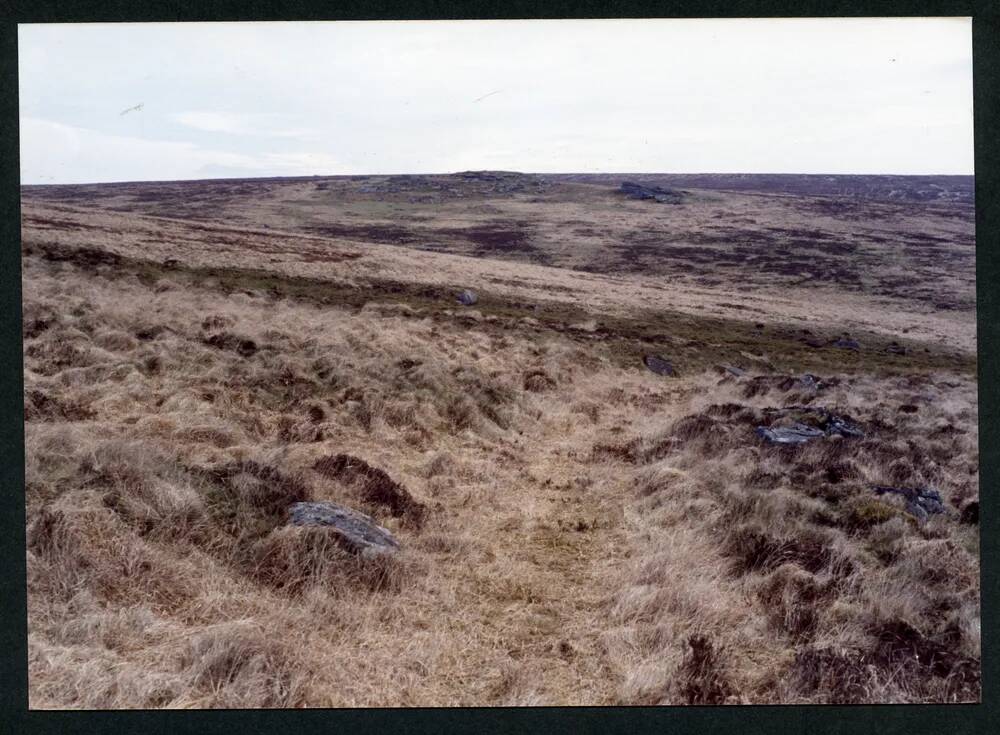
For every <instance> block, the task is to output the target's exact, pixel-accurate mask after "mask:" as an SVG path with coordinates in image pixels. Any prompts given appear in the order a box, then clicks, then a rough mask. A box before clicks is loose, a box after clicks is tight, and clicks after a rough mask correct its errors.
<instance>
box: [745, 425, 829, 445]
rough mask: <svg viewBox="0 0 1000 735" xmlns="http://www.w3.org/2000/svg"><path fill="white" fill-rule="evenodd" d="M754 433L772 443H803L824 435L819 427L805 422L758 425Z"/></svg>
mask: <svg viewBox="0 0 1000 735" xmlns="http://www.w3.org/2000/svg"><path fill="white" fill-rule="evenodd" d="M755 433H756V434H757V436H759V437H761V438H762V439H765V440H766V441H769V442H771V443H772V444H805V443H806V442H807V441H811V440H813V439H818V438H819V437H821V436H824V433H823V431H822V430H821V429H815V428H813V427H811V426H806V425H805V424H795V425H794V426H791V427H776V428H770V427H767V426H758V427H757V429H756V430H755Z"/></svg>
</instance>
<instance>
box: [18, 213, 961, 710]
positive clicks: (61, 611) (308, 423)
mask: <svg viewBox="0 0 1000 735" xmlns="http://www.w3.org/2000/svg"><path fill="white" fill-rule="evenodd" d="M163 226H164V228H166V227H167V226H166V225H163ZM67 237H70V238H71V239H72V237H76V235H72V236H71V235H67ZM53 248H54V249H53V250H52V253H50V254H49V256H45V255H44V254H41V253H38V252H32V253H28V254H27V255H26V257H25V259H24V274H25V284H26V285H25V310H24V313H25V326H24V337H25V405H26V418H27V420H26V427H25V439H26V447H27V454H26V477H27V486H26V499H27V506H28V518H27V520H28V548H27V557H28V571H29V579H28V584H29V628H30V640H29V649H30V662H29V664H30V674H31V680H30V697H31V705H32V706H33V707H75V708H78V707H97V708H102V707H297V706H388V705H397V706H408V705H484V704H510V705H533V704H657V703H684V704H728V703H749V702H847V701H850V702H882V701H899V702H904V701H905V702H912V701H958V700H961V701H968V700H974V699H976V698H977V697H978V685H979V683H978V672H979V601H978V535H977V532H978V527H977V526H976V525H975V524H974V523H965V522H962V520H961V517H960V516H961V513H962V511H963V510H965V509H967V508H970V507H973V504H975V503H977V502H978V455H977V439H978V437H977V435H976V418H977V417H976V401H975V386H974V383H973V382H972V381H971V379H970V378H969V377H968V375H967V373H966V372H963V371H965V369H966V367H967V366H966V365H965V362H963V361H962V360H958V361H956V360H954V359H953V358H952V356H949V355H946V354H944V353H943V352H942V353H938V352H935V353H928V355H929V356H928V355H924V354H922V353H920V354H916V355H914V354H909V355H905V356H900V355H892V356H886V355H882V354H881V353H879V354H878V355H875V356H872V355H869V356H867V357H866V356H864V355H862V356H861V357H857V356H848V357H847V358H846V360H845V364H844V368H845V369H844V370H843V371H842V372H839V373H838V374H837V375H825V376H823V375H821V376H820V377H821V378H822V382H823V383H824V386H825V387H823V388H822V389H821V391H820V392H819V393H818V394H814V393H811V392H809V391H805V390H803V389H802V388H801V386H800V385H799V384H797V383H796V382H795V381H794V380H793V379H792V378H791V377H789V375H788V374H787V373H788V372H790V370H789V368H791V367H795V366H799V365H801V364H803V363H808V364H810V365H815V364H817V362H821V361H822V359H826V358H823V357H822V355H820V356H817V355H816V354H814V353H812V352H809V351H807V350H806V349H805V348H803V347H800V346H794V347H793V342H794V343H795V345H798V344H799V343H798V342H796V340H795V339H793V337H792V336H791V334H790V333H789V334H784V335H783V334H780V333H772V334H769V335H767V339H764V338H761V337H759V336H757V335H756V331H757V330H756V328H755V327H753V326H751V325H750V324H749V323H746V324H741V325H736V324H732V323H729V322H725V320H722V321H718V322H712V324H713V325H715V326H718V327H719V331H717V333H715V334H714V336H710V335H713V333H712V331H711V329H709V328H708V327H707V326H706V325H707V324H708V322H706V321H704V320H702V319H697V318H690V319H687V318H685V319H684V320H679V321H678V322H677V323H676V324H671V329H672V328H673V327H676V330H675V331H676V333H677V334H676V335H673V334H671V335H667V334H666V332H667V331H669V330H668V329H667V327H666V326H664V322H663V320H662V319H657V318H654V316H655V315H654V316H651V315H650V314H649V313H647V312H644V311H636V312H634V313H629V314H626V315H621V314H617V315H616V316H614V317H613V318H609V319H608V320H600V321H599V322H598V323H597V324H596V325H595V324H587V325H585V326H586V328H585V329H584V328H574V329H564V328H563V327H565V325H567V324H578V323H579V322H581V321H582V316H583V315H582V314H580V313H577V312H578V311H580V310H579V309H578V308H577V307H567V306H565V305H558V304H552V303H544V304H543V303H541V302H535V303H529V302H527V301H525V302H522V303H519V304H518V303H503V304H496V303H491V302H490V300H489V296H490V293H489V292H488V291H484V292H483V294H484V299H483V303H481V305H480V306H481V309H479V311H478V313H475V314H473V313H470V312H468V311H466V312H462V310H460V309H457V308H456V307H454V305H453V304H452V303H451V301H450V300H449V302H448V308H444V307H443V306H442V305H441V303H440V300H439V296H440V294H439V293H438V292H437V291H435V290H433V289H430V290H428V289H427V287H426V286H423V285H420V284H411V286H412V288H409V287H408V289H402V290H401V291H400V292H399V293H389V292H382V291H376V292H374V293H367V295H366V292H365V291H364V289H354V290H350V291H349V290H348V289H346V287H344V286H343V284H341V285H338V286H336V287H334V286H331V285H330V284H329V283H326V282H324V281H323V280H321V279H314V280H312V281H308V282H306V281H303V280H299V281H296V280H294V279H291V280H289V278H288V277H287V276H288V274H284V275H281V274H275V273H271V274H268V273H267V272H261V273H260V274H259V277H255V278H256V280H247V279H248V276H247V274H246V273H236V272H221V271H220V272H219V273H215V274H214V275H213V274H211V273H208V272H196V271H195V270H191V269H185V268H184V267H179V266H177V265H176V264H175V265H172V266H170V267H169V268H167V267H164V268H163V269H150V270H148V271H146V272H143V273H140V274H139V275H141V276H142V277H141V278H140V277H137V274H136V273H135V272H134V271H133V270H132V269H131V268H132V266H129V265H128V263H126V262H125V260H124V259H123V258H118V259H117V260H116V259H114V258H108V257H105V256H102V255H101V252H100V251H99V250H95V251H94V252H90V251H88V252H86V253H83V255H81V254H79V253H78V254H76V255H75V256H74V257H73V258H69V257H66V258H60V257H50V256H52V254H53V253H54V254H55V255H58V252H59V249H58V247H56V246H53ZM213 279H214V282H213ZM327 289H329V290H327ZM348 291H349V293H350V294H351V296H350V298H346V297H345V293H347V292H348ZM352 299H353V300H352ZM362 302H365V303H362ZM539 305H540V308H535V307H536V306H539ZM446 312H450V313H446ZM528 314H532V315H534V316H528ZM720 325H721V326H720ZM723 328H724V329H723ZM769 329H772V328H771V327H769ZM709 339H711V340H712V342H711V343H709V342H708V341H707V340H709ZM762 339H764V342H766V344H762V342H761V340H762ZM671 340H674V341H671ZM647 343H648V344H647ZM665 343H666V346H668V347H672V348H676V349H677V351H678V352H679V353H680V354H681V355H682V359H681V360H680V363H681V364H682V367H683V372H682V377H680V378H671V379H665V378H662V377H659V376H655V375H653V374H651V373H649V372H648V371H646V370H645V369H644V368H642V366H641V362H640V361H639V355H640V354H641V349H640V348H641V347H643V346H644V345H645V346H649V345H650V344H656V345H657V350H659V349H660V347H664V348H665ZM755 345H756V348H760V351H766V352H767V353H768V358H767V360H760V361H757V362H755V363H754V364H755V365H756V366H757V367H758V368H759V369H763V366H764V365H765V364H772V365H773V367H774V368H775V371H774V372H775V374H773V375H768V376H765V378H764V379H760V378H759V377H756V376H753V375H751V376H749V377H748V378H745V379H741V380H735V379H732V378H731V377H726V376H722V377H720V374H719V373H717V372H716V371H714V370H712V369H711V364H713V363H714V361H717V360H718V359H719V358H720V355H723V354H725V355H727V356H728V357H727V359H729V358H733V359H734V360H735V355H737V354H739V350H743V349H749V348H751V347H754V346H755ZM756 348H755V351H754V353H753V354H758V351H757V349H756ZM963 359H964V358H963ZM865 360H870V362H865ZM782 367H783V368H786V369H781V368H782ZM703 368H704V369H703ZM932 369H933V370H937V372H934V371H932ZM928 371H930V372H928ZM791 405H812V406H815V405H826V406H829V407H831V408H833V409H836V410H837V412H839V413H843V414H846V415H850V416H851V417H852V418H854V419H855V420H857V421H858V422H860V423H861V424H862V425H864V427H865V428H866V430H867V432H868V435H867V437H866V438H864V439H844V440H837V439H824V440H822V441H820V442H816V443H814V444H810V445H806V446H802V447H797V448H791V449H789V448H780V447H772V446H769V445H765V444H763V443H761V441H760V440H759V439H757V438H756V437H755V435H754V433H753V429H754V427H755V426H756V425H757V424H759V423H770V421H771V420H773V419H772V414H771V413H769V412H768V410H769V409H772V408H775V407H788V406H791ZM904 406H907V407H916V410H912V409H911V408H906V409H905V410H904V409H903V407H904ZM874 483H888V484H892V483H896V484H902V483H906V484H922V483H929V484H934V485H935V486H937V487H938V488H939V489H940V490H941V491H942V495H943V496H944V497H945V500H946V502H947V503H948V505H949V508H950V509H951V510H953V511H954V513H952V514H950V515H949V516H948V517H942V518H932V519H931V520H929V521H928V522H927V523H925V524H922V525H921V524H918V523H916V522H915V520H914V519H912V518H911V517H910V516H909V515H908V514H907V513H906V512H905V509H904V508H903V507H902V505H901V504H900V503H899V502H898V500H897V499H895V498H893V497H888V496H886V497H881V498H876V497H874V496H873V495H872V494H871V493H870V492H869V491H868V486H869V485H870V484H874ZM305 499H312V500H330V501H334V502H338V503H343V504H345V505H348V506H352V507H358V508H359V509H363V510H364V511H365V512H368V513H370V514H372V515H373V516H374V517H375V519H376V521H377V522H378V523H380V524H381V525H384V526H385V527H386V528H388V529H389V530H390V531H392V532H393V533H394V534H395V535H396V536H397V537H398V538H399V540H400V542H401V544H402V548H403V551H402V552H401V553H400V554H398V555H396V556H392V557H386V556H379V557H375V558H372V559H365V558H358V557H354V556H351V555H350V554H349V553H347V552H346V551H345V550H344V549H343V548H342V547H340V546H339V545H338V543H337V541H336V538H335V537H334V535H333V534H332V533H331V532H329V531H328V530H326V529H321V528H294V527H288V526H286V524H285V521H286V515H285V514H286V511H287V508H288V506H289V505H290V504H291V503H293V502H296V501H298V500H305ZM966 515H967V517H971V516H969V515H968V514H966Z"/></svg>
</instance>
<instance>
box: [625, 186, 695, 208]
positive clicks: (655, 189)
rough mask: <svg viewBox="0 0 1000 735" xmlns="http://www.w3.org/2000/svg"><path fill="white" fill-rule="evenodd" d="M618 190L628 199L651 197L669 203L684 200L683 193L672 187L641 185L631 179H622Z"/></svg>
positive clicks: (678, 202)
mask: <svg viewBox="0 0 1000 735" xmlns="http://www.w3.org/2000/svg"><path fill="white" fill-rule="evenodd" d="M619 191H621V192H622V193H623V194H625V195H626V196H627V197H628V198H629V199H643V200H645V199H652V200H654V201H657V202H661V203H669V204H680V203H681V202H682V201H683V200H684V194H683V193H682V192H679V191H676V190H674V189H664V188H663V187H661V186H643V185H642V184H636V183H633V182H631V181H623V182H622V185H621V187H620V188H619Z"/></svg>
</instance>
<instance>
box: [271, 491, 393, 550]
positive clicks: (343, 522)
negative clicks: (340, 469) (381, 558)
mask: <svg viewBox="0 0 1000 735" xmlns="http://www.w3.org/2000/svg"><path fill="white" fill-rule="evenodd" d="M288 522H289V524H290V525H293V526H325V527H327V528H331V529H333V531H334V532H335V533H336V535H337V540H338V541H339V542H340V543H341V545H343V547H344V548H345V549H346V550H348V551H350V552H351V553H353V554H360V555H363V556H371V555H374V554H385V553H393V552H395V551H396V550H397V549H398V548H399V542H398V541H397V540H396V539H395V537H394V536H393V535H392V534H391V533H389V531H387V530H386V529H385V528H382V526H380V525H378V524H377V523H376V522H375V521H374V519H372V518H371V517H370V516H366V515H365V514H364V513H360V512H358V511H356V510H352V509H351V508H346V507H344V506H342V505H337V504H336V503H331V502H328V501H320V502H300V503H294V504H292V505H291V506H290V507H289V521H288Z"/></svg>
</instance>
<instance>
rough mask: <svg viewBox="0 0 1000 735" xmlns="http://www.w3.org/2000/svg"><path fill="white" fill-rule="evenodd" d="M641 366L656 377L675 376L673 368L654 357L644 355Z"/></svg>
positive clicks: (660, 358) (659, 358) (661, 359)
mask: <svg viewBox="0 0 1000 735" xmlns="http://www.w3.org/2000/svg"><path fill="white" fill-rule="evenodd" d="M642 364H643V365H645V366H646V367H647V368H649V369H650V370H651V371H652V372H654V373H656V374H657V375H676V374H677V373H676V372H675V371H674V366H673V365H671V364H670V363H669V362H667V361H666V360H664V359H663V358H662V357H657V356H656V355H646V356H644V357H643V358H642Z"/></svg>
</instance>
